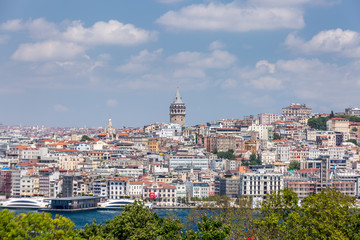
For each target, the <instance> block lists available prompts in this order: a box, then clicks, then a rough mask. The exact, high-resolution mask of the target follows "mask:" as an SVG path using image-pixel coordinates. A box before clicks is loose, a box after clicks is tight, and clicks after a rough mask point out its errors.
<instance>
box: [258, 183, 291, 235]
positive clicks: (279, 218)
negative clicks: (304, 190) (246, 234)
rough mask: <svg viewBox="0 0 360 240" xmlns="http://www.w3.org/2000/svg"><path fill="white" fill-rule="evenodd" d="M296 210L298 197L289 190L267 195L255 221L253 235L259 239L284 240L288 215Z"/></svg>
mask: <svg viewBox="0 0 360 240" xmlns="http://www.w3.org/2000/svg"><path fill="white" fill-rule="evenodd" d="M297 209H298V197H297V195H296V193H294V192H293V191H291V190H289V189H284V190H281V191H279V192H273V193H272V194H269V195H267V197H266V199H265V200H264V201H263V203H262V205H261V208H260V216H261V217H259V218H257V219H255V220H254V221H255V225H256V228H255V230H254V231H255V234H256V236H257V237H259V238H260V239H285V238H284V235H285V233H286V231H287V229H286V224H285V223H287V220H288V217H289V214H291V213H292V212H294V211H296V210H297Z"/></svg>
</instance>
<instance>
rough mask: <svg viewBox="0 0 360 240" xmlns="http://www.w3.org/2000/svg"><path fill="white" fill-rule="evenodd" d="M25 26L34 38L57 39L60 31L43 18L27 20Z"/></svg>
mask: <svg viewBox="0 0 360 240" xmlns="http://www.w3.org/2000/svg"><path fill="white" fill-rule="evenodd" d="M25 27H26V28H27V29H28V30H29V32H30V34H31V36H32V37H33V38H36V39H55V38H56V39H58V40H59V37H60V32H59V30H58V28H57V26H56V24H54V23H52V22H48V21H46V20H45V19H44V18H38V19H35V20H33V21H28V22H27V23H26V24H25Z"/></svg>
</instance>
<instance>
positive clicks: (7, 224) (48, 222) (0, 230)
mask: <svg viewBox="0 0 360 240" xmlns="http://www.w3.org/2000/svg"><path fill="white" fill-rule="evenodd" d="M74 227H75V224H74V223H73V222H72V221H71V220H70V219H68V218H66V217H63V216H61V215H56V216H55V218H52V217H51V214H49V213H27V214H24V213H22V214H19V215H15V214H14V212H10V211H9V210H7V209H5V210H3V211H1V212H0V239H80V238H79V237H78V236H77V231H76V230H75V229H74Z"/></svg>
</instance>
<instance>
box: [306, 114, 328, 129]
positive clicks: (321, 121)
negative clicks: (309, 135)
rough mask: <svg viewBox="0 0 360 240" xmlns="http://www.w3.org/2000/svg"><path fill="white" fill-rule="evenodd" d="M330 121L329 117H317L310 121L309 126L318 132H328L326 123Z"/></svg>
mask: <svg viewBox="0 0 360 240" xmlns="http://www.w3.org/2000/svg"><path fill="white" fill-rule="evenodd" d="M327 120H329V118H328V117H317V118H310V119H309V120H308V125H309V126H310V127H312V128H314V129H317V130H324V131H325V130H326V122H327Z"/></svg>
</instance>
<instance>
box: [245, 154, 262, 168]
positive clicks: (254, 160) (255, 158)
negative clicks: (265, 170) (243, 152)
mask: <svg viewBox="0 0 360 240" xmlns="http://www.w3.org/2000/svg"><path fill="white" fill-rule="evenodd" d="M249 165H261V158H260V156H259V155H256V154H255V153H252V154H251V155H250V158H249V161H248V162H245V163H243V166H249Z"/></svg>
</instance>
